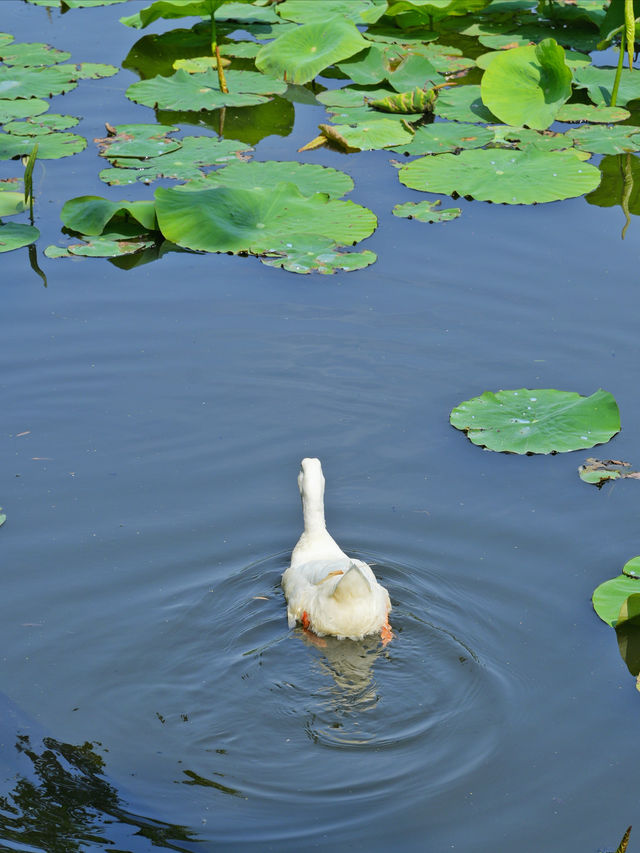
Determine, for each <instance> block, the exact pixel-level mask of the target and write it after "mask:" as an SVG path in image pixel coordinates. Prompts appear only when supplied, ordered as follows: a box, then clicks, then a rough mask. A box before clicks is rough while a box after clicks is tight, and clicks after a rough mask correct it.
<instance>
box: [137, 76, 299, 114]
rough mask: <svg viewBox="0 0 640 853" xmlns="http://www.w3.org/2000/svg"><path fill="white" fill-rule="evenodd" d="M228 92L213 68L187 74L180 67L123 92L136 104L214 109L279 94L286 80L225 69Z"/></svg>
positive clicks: (176, 108)
mask: <svg viewBox="0 0 640 853" xmlns="http://www.w3.org/2000/svg"><path fill="white" fill-rule="evenodd" d="M226 78H227V84H228V87H229V92H228V93H225V92H222V91H220V84H219V81H218V74H217V72H216V71H213V70H211V71H204V72H202V73H200V74H188V73H187V72H186V71H183V70H182V69H180V70H178V71H176V73H175V74H173V75H172V76H171V77H153V78H152V79H151V80H140V81H139V82H138V83H132V84H131V85H130V86H129V88H128V89H127V92H126V95H127V97H128V98H130V99H131V100H132V101H135V102H136V103H138V104H144V105H145V106H147V107H154V108H157V109H162V110H215V109H218V108H219V107H224V106H227V107H246V106H251V105H253V104H263V103H265V102H266V101H267V100H268V97H267V96H269V95H274V94H282V93H283V92H284V91H285V90H286V88H287V86H286V83H283V82H281V81H280V80H276V79H275V78H273V77H268V76H267V75H265V74H257V73H256V72H255V71H228V72H227V74H226Z"/></svg>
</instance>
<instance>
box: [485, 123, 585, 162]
mask: <svg viewBox="0 0 640 853" xmlns="http://www.w3.org/2000/svg"><path fill="white" fill-rule="evenodd" d="M488 130H491V131H492V133H493V135H494V136H493V144H494V146H500V147H505V148H520V149H523V150H524V149H526V148H535V149H537V150H538V151H562V150H563V149H566V148H571V146H572V145H573V140H572V139H571V138H569V137H568V136H567V135H566V134H564V133H554V132H553V131H551V130H542V131H540V130H531V129H530V128H528V127H508V126H507V125H504V124H498V125H494V126H493V127H490V128H488ZM587 159H589V158H588V157H587Z"/></svg>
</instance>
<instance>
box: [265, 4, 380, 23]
mask: <svg viewBox="0 0 640 853" xmlns="http://www.w3.org/2000/svg"><path fill="white" fill-rule="evenodd" d="M277 9H278V15H280V17H281V18H286V19H287V20H288V21H295V22H296V23H297V24H315V23H322V22H323V21H326V20H327V18H329V17H331V16H332V15H341V16H342V17H344V18H347V19H348V20H350V21H354V22H355V23H356V24H374V23H375V22H376V21H377V20H378V19H379V18H381V17H382V16H383V15H384V13H385V11H386V3H380V2H374V0H322V2H321V3H309V0H285V2H284V3H279V4H278V6H277Z"/></svg>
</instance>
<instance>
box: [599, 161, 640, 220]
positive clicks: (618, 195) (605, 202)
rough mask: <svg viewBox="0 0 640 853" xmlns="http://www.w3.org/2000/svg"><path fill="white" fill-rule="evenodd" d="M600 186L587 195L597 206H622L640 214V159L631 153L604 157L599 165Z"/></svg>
mask: <svg viewBox="0 0 640 853" xmlns="http://www.w3.org/2000/svg"><path fill="white" fill-rule="evenodd" d="M599 169H600V173H601V175H602V180H601V182H600V186H599V187H597V189H595V190H594V191H593V192H592V193H589V195H588V196H587V197H586V200H587V202H588V203H589V204H595V205H596V206H597V207H614V206H616V205H620V207H621V208H622V209H623V211H625V213H627V214H633V215H634V216H640V161H639V160H638V158H637V157H633V156H632V155H631V154H618V155H617V156H616V155H613V156H609V157H603V158H602V160H601V161H600V165H599Z"/></svg>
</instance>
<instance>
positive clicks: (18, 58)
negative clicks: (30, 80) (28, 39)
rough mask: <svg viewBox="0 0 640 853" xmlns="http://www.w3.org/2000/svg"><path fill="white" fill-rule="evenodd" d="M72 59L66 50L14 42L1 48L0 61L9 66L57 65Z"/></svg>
mask: <svg viewBox="0 0 640 853" xmlns="http://www.w3.org/2000/svg"><path fill="white" fill-rule="evenodd" d="M70 57H71V54H70V53H67V51H65V50H58V49H57V48H55V47H51V46H50V45H48V44H40V43H37V42H33V43H31V44H29V43H25V44H21V43H19V42H13V44H10V45H8V46H7V47H4V46H2V47H0V59H1V60H2V61H3V62H5V63H6V64H7V65H22V66H25V67H26V66H36V65H55V64H56V62H66V61H67V59H69V58H70Z"/></svg>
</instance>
